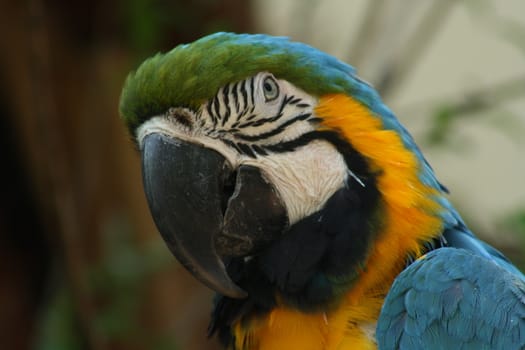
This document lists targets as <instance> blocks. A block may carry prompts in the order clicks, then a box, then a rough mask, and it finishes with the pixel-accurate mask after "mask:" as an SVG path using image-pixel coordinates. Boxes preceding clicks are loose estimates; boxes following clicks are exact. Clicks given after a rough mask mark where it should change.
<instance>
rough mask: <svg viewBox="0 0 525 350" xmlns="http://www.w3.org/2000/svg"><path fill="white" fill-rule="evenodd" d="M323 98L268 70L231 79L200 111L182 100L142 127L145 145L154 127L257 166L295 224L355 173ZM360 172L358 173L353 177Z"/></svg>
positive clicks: (236, 161) (236, 163)
mask: <svg viewBox="0 0 525 350" xmlns="http://www.w3.org/2000/svg"><path fill="white" fill-rule="evenodd" d="M317 102H318V101H317V99H316V98H314V97H312V96H310V95H309V94H307V93H306V92H304V91H302V90H301V89H299V88H297V87H295V86H294V85H292V84H290V83H289V82H287V81H284V80H279V79H277V78H275V77H274V76H273V75H272V74H270V73H267V72H261V73H259V74H257V75H255V76H252V77H249V78H247V79H245V80H242V81H239V82H235V83H232V84H228V85H225V86H223V87H221V88H220V89H219V91H218V92H217V94H216V95H215V96H214V97H213V98H211V99H209V100H208V101H205V102H204V103H203V104H202V105H201V107H200V108H199V109H197V110H195V111H194V110H191V109H188V108H185V107H181V106H173V107H172V108H169V109H168V111H166V113H165V114H164V115H160V116H156V117H153V118H151V119H149V120H148V121H147V122H145V123H144V124H143V125H141V126H140V127H139V129H138V130H137V141H138V143H139V145H141V142H142V140H143V138H144V137H145V136H146V135H148V134H150V133H154V132H159V133H162V134H165V135H167V136H170V137H174V138H179V139H182V140H185V141H189V142H193V143H196V144H200V145H203V146H205V147H208V148H211V149H213V150H215V151H217V152H219V153H220V154H222V155H223V156H224V157H225V158H226V159H227V160H228V161H229V162H230V165H231V166H232V167H233V168H236V167H238V166H240V165H243V164H245V165H251V166H256V167H258V168H259V169H261V170H262V171H263V173H264V174H265V176H266V178H267V180H268V181H269V182H271V183H272V184H273V185H274V186H275V187H276V189H277V190H278V191H279V193H280V195H281V197H282V198H283V200H284V202H285V203H286V206H287V210H288V216H289V220H290V223H294V222H296V221H297V220H299V219H301V218H303V217H305V216H307V215H309V214H311V213H313V212H315V211H317V210H319V209H320V208H321V207H322V205H323V204H324V203H325V201H326V200H327V199H328V198H329V197H330V196H331V195H332V194H333V193H334V192H335V191H336V190H337V189H338V188H341V187H342V186H343V185H344V183H345V181H346V179H347V177H348V176H349V175H350V176H353V174H352V173H351V171H350V170H349V169H348V167H347V166H346V164H345V161H344V158H343V156H342V155H341V153H340V152H338V150H337V148H336V146H335V145H334V144H333V143H332V142H330V140H329V137H327V134H326V132H323V131H319V130H318V129H317V128H318V125H319V121H320V119H319V118H318V116H316V115H315V112H314V108H315V106H316V105H317ZM354 178H355V177H354Z"/></svg>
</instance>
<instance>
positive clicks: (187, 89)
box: [119, 32, 525, 350]
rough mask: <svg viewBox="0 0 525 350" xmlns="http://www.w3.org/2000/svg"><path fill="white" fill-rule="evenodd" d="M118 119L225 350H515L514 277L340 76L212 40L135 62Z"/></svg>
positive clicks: (519, 335) (285, 47)
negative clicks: (207, 297) (209, 295)
mask: <svg viewBox="0 0 525 350" xmlns="http://www.w3.org/2000/svg"><path fill="white" fill-rule="evenodd" d="M119 114H120V116H121V119H122V120H123V123H124V124H125V127H126V128H127V129H128V130H129V133H130V134H131V135H132V139H133V142H134V143H135V145H136V148H137V151H138V153H139V155H140V159H141V167H142V178H143V188H144V192H145V195H146V199H147V203H148V206H149V211H150V213H151V216H152V218H153V221H154V222H155V224H156V228H157V229H158V231H159V233H160V235H161V236H162V238H163V240H164V241H165V243H166V245H167V247H168V248H169V250H170V251H171V253H172V254H173V255H174V256H175V257H176V258H177V259H178V260H179V262H180V263H181V264H182V266H184V268H185V269H186V270H188V271H189V272H190V273H191V274H192V275H193V276H194V277H195V278H196V279H197V280H199V281H200V282H201V283H203V284H204V285H206V286H208V287H209V288H211V289H212V290H214V291H215V292H216V296H215V298H214V300H213V302H212V301H210V309H211V321H210V324H209V328H208V336H209V337H217V338H218V339H219V341H220V343H221V344H222V345H223V346H224V348H225V349H229V350H251V349H253V350H274V349H300V350H336V349H337V350H345V349H384V350H386V349H409V350H411V349H476V350H478V349H506V350H508V349H525V276H524V275H523V274H522V272H520V270H519V269H518V268H517V267H516V266H515V265H513V264H512V263H511V262H510V261H509V260H508V259H507V258H506V257H505V256H504V255H503V254H502V253H500V252H499V251H498V250H496V249H495V248H493V247H492V246H490V245H489V244H488V243H485V242H484V241H482V240H481V239H479V238H477V236H475V235H474V233H472V232H471V231H470V229H469V228H468V227H467V225H466V224H465V222H464V221H463V219H462V218H461V216H460V214H459V213H458V211H457V210H456V209H455V208H454V207H453V205H452V204H451V202H450V201H449V200H448V199H447V196H448V189H447V188H446V187H445V186H444V185H442V184H441V183H440V182H439V181H438V180H437V178H436V175H435V173H434V171H433V169H432V168H431V166H430V164H429V163H428V162H427V160H426V159H425V158H424V156H423V154H422V152H421V150H420V148H419V147H418V146H417V145H416V143H415V141H414V139H413V138H412V136H411V135H410V134H409V132H408V131H407V130H406V129H405V127H404V126H403V125H402V124H401V123H400V122H399V121H398V119H397V118H396V116H395V115H394V113H393V112H392V111H391V110H390V109H389V108H388V107H387V106H386V105H385V103H383V102H382V100H381V97H380V96H379V93H378V92H377V91H376V90H375V89H374V88H373V87H372V86H371V85H370V84H369V83H367V82H366V81H364V80H362V79H361V78H359V77H358V76H357V73H356V71H355V69H354V68H353V67H352V66H350V65H348V64H346V63H344V62H343V61H341V60H339V59H337V58H335V57H334V56H332V55H329V54H327V53H325V52H323V51H321V50H318V49H316V48H314V47H312V46H309V45H307V44H303V43H300V42H295V41H293V40H291V39H289V38H286V37H277V36H272V35H267V34H238V33H229V32H218V33H214V34H210V35H207V36H204V37H202V38H200V39H198V40H196V41H194V42H192V43H188V44H181V45H178V46H176V47H175V48H173V49H172V50H171V51H168V52H166V53H158V54H156V55H153V56H152V57H150V58H148V59H146V60H145V61H144V62H143V63H141V64H140V65H139V66H138V68H137V69H135V70H134V71H132V72H131V73H129V75H128V77H127V78H126V80H125V82H124V86H123V88H122V92H121V96H120V101H119Z"/></svg>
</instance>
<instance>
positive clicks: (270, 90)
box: [262, 77, 279, 102]
mask: <svg viewBox="0 0 525 350" xmlns="http://www.w3.org/2000/svg"><path fill="white" fill-rule="evenodd" d="M262 89H263V92H264V98H265V99H266V102H270V101H273V100H275V99H276V98H277V96H279V85H277V82H276V81H275V79H273V78H272V77H266V78H264V80H263V82H262Z"/></svg>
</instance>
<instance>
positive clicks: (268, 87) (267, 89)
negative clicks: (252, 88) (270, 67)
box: [264, 83, 273, 92]
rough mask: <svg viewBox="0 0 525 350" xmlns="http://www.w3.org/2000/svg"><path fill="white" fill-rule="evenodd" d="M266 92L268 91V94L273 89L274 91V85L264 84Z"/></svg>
mask: <svg viewBox="0 0 525 350" xmlns="http://www.w3.org/2000/svg"><path fill="white" fill-rule="evenodd" d="M264 90H266V91H268V92H271V91H272V90H273V89H272V84H270V83H264Z"/></svg>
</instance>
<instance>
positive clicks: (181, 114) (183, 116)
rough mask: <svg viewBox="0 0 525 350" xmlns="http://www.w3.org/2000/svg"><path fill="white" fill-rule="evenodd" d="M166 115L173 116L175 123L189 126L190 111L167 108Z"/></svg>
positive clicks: (190, 120)
mask: <svg viewBox="0 0 525 350" xmlns="http://www.w3.org/2000/svg"><path fill="white" fill-rule="evenodd" d="M168 116H169V117H171V118H173V119H174V120H175V121H176V122H177V123H179V124H181V125H184V126H185V127H187V128H191V127H192V125H193V123H192V113H191V112H190V111H188V110H187V109H184V108H170V109H169V110H168Z"/></svg>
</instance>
